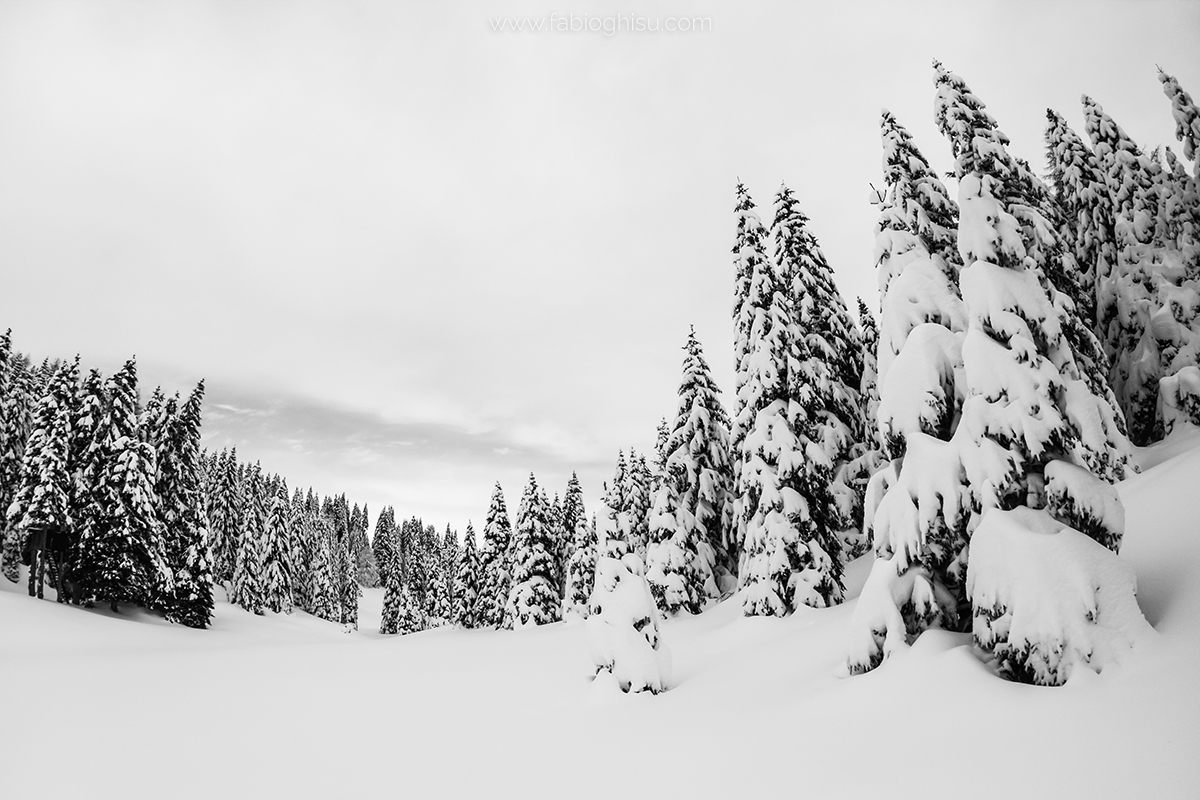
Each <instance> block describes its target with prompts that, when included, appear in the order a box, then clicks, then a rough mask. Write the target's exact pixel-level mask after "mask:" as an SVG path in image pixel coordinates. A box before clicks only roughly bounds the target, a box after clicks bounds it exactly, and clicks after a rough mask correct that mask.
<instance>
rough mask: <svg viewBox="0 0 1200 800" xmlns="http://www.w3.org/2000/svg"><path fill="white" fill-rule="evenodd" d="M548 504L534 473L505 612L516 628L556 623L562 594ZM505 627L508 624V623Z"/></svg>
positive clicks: (520, 512)
mask: <svg viewBox="0 0 1200 800" xmlns="http://www.w3.org/2000/svg"><path fill="white" fill-rule="evenodd" d="M548 505H549V503H548V501H547V500H546V496H545V494H544V493H543V492H542V491H541V490H540V489H539V488H538V485H537V479H535V478H534V476H533V473H530V475H529V483H528V484H526V486H525V492H524V494H522V496H521V505H520V507H519V508H518V509H517V523H516V528H515V530H514V532H513V574H512V588H511V589H510V590H509V594H508V603H507V605H506V606H505V610H504V614H505V617H506V619H507V620H509V621H510V622H511V627H513V628H525V627H529V626H535V625H545V624H546V623H548V622H557V621H558V619H559V612H560V610H561V609H560V607H559V596H558V591H557V589H556V588H555V586H554V574H553V573H554V563H553V561H554V557H553V555H551V548H552V547H553V542H552V541H551V540H550V525H549V520H548V517H549V510H548V508H547V506H548ZM506 627H508V626H507V625H506Z"/></svg>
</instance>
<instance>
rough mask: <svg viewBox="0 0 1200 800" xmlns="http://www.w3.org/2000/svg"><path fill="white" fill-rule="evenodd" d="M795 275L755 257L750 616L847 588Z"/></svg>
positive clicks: (826, 599) (747, 544)
mask: <svg viewBox="0 0 1200 800" xmlns="http://www.w3.org/2000/svg"><path fill="white" fill-rule="evenodd" d="M788 277H790V276H787V275H781V274H779V272H778V270H777V269H776V266H775V265H774V264H773V263H772V262H771V261H768V260H764V261H762V262H761V263H756V266H755V269H754V271H753V274H752V275H751V280H750V288H749V295H748V297H747V300H746V302H745V304H744V306H743V314H744V315H745V316H746V317H747V318H748V319H749V320H750V324H749V328H748V330H749V332H750V334H749V337H748V339H747V345H746V346H747V348H748V349H747V351H746V356H745V359H744V362H743V363H744V365H745V371H744V373H743V374H741V375H739V376H738V381H739V385H738V408H739V414H738V418H737V419H736V420H735V422H734V430H735V431H741V432H742V434H741V437H740V442H741V452H740V453H739V455H738V459H737V460H738V462H739V463H740V465H741V466H740V472H738V473H737V483H736V486H735V498H736V499H735V509H736V512H737V524H738V525H739V526H740V530H742V531H744V534H743V535H742V536H741V537H740V538H741V541H742V550H741V556H740V563H739V569H738V583H739V587H740V588H741V589H742V590H743V594H742V598H743V610H744V611H745V613H746V614H747V615H768V614H769V615H776V616H779V615H783V614H786V613H788V612H790V611H791V610H793V609H794V608H795V607H796V606H797V605H799V604H806V605H812V606H823V605H831V604H833V603H836V602H839V601H840V600H841V596H842V592H843V589H842V583H841V571H842V564H841V543H840V540H839V539H838V537H837V531H838V523H839V522H840V519H839V516H840V515H839V513H838V509H837V506H836V504H835V503H834V500H833V497H832V495H831V494H830V492H829V485H830V482H831V480H832V474H831V472H830V466H831V465H830V463H829V460H828V457H827V456H826V455H825V452H824V450H823V449H822V448H821V446H820V443H819V442H818V441H817V440H816V435H817V430H818V428H817V423H818V420H819V419H820V418H821V414H822V413H823V412H824V409H823V408H822V407H821V395H820V394H819V393H818V392H816V391H815V388H814V387H815V382H816V376H815V375H814V374H813V373H812V371H811V365H812V363H813V361H812V360H811V354H810V352H809V349H808V344H807V342H806V341H805V339H804V337H803V336H801V335H800V334H799V332H798V331H797V330H796V329H795V326H794V320H793V317H792V310H793V307H794V303H793V302H792V298H791V295H790V289H791V287H790V286H789V285H788V281H787V278H788ZM734 438H735V440H737V439H738V438H739V437H738V436H735V437H734Z"/></svg>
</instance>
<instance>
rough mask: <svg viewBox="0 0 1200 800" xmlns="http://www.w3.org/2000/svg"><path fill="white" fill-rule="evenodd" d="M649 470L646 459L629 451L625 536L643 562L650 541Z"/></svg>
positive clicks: (624, 509)
mask: <svg viewBox="0 0 1200 800" xmlns="http://www.w3.org/2000/svg"><path fill="white" fill-rule="evenodd" d="M651 482H652V481H651V476H650V468H649V467H648V466H647V465H646V457H645V456H644V455H642V454H641V453H637V452H635V451H633V450H632V449H631V450H630V451H629V471H628V472H627V473H626V484H625V487H626V489H625V507H624V508H623V511H625V513H626V515H627V517H628V520H629V523H628V524H629V530H628V533H627V536H628V538H629V544H630V546H631V547H632V548H633V551H634V553H635V554H636V555H637V557H638V558H640V559H642V560H643V561H645V559H646V545H647V544H648V543H649V541H650V501H651V497H650V484H651Z"/></svg>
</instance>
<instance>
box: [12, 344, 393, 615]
mask: <svg viewBox="0 0 1200 800" xmlns="http://www.w3.org/2000/svg"><path fill="white" fill-rule="evenodd" d="M203 398H204V384H203V382H201V383H200V384H199V385H197V386H196V388H195V390H194V391H192V392H191V394H189V395H188V397H187V398H181V397H179V396H178V395H175V396H171V397H167V396H166V395H165V394H164V393H163V392H162V391H161V389H155V390H154V391H153V392H152V393H151V395H150V397H149V399H148V400H146V401H145V402H144V403H143V402H142V401H141V399H140V396H139V392H138V382H137V367H136V364H135V362H134V361H133V360H132V359H131V360H130V361H128V362H127V363H126V364H125V365H124V367H122V368H121V369H120V370H119V371H118V372H117V373H116V374H114V375H112V376H110V377H108V378H105V377H104V376H103V375H101V373H100V372H99V371H98V370H91V371H90V372H89V373H88V374H87V375H86V376H83V377H81V375H80V366H79V359H78V358H75V359H74V360H73V361H59V362H50V361H45V362H43V363H42V364H41V365H40V366H36V367H35V366H33V365H31V363H30V360H29V358H28V357H27V356H25V355H23V354H21V353H19V352H17V351H15V350H14V349H13V347H12V340H11V332H5V334H4V335H3V336H2V337H0V508H3V509H4V510H5V512H6V513H5V517H4V529H3V546H2V547H0V569H2V571H3V573H4V576H5V577H6V578H8V579H9V580H10V581H17V580H19V578H20V568H21V566H22V565H27V566H28V567H29V593H30V595H36V596H38V597H42V596H43V592H44V585H45V584H46V583H47V582H49V583H50V584H51V585H52V586H54V587H55V589H56V590H57V599H58V601H59V602H71V603H74V604H77V605H85V606H92V605H94V604H96V603H107V604H109V605H110V606H111V607H112V608H113V610H117V609H118V608H119V606H120V604H123V603H124V604H133V605H137V606H140V607H143V608H146V609H149V610H152V611H155V612H158V613H161V614H163V615H164V616H165V617H166V618H167V619H170V620H172V621H175V622H180V623H183V624H185V625H189V626H192V627H197V628H204V627H207V626H208V624H209V622H210V621H211V618H212V612H213V589H214V586H215V585H223V586H224V587H225V591H226V594H227V595H228V597H229V600H230V602H232V603H234V604H236V605H238V606H241V607H242V608H245V609H247V610H249V611H253V612H254V613H256V614H262V613H263V612H264V611H267V610H270V611H274V612H284V613H287V612H290V611H291V610H292V609H293V608H300V609H303V610H305V611H308V612H309V613H312V614H314V615H316V616H318V617H321V618H323V619H328V620H331V621H334V622H340V623H343V624H348V625H357V618H358V598H359V596H360V595H361V589H360V587H362V586H379V585H380V577H379V573H378V571H377V569H376V565H375V564H376V558H375V553H374V551H373V550H372V547H371V545H370V544H369V542H368V539H367V519H368V512H367V509H366V507H365V506H364V507H363V508H362V509H360V508H359V507H358V505H357V504H355V505H353V506H352V507H351V506H350V505H349V504H348V503H347V500H346V497H345V495H340V496H337V497H328V498H325V499H324V500H322V499H320V498H318V497H317V496H316V495H314V493H313V490H312V489H311V488H310V489H309V490H308V492H307V493H302V492H301V491H300V490H297V491H296V492H295V494H289V492H288V487H287V482H286V481H285V480H284V479H283V478H282V477H281V476H279V475H270V474H266V473H264V471H263V469H262V467H261V465H259V464H254V465H248V464H244V463H239V462H238V459H237V454H236V451H222V452H220V453H207V452H202V451H201V450H200V425H201V404H202V401H203Z"/></svg>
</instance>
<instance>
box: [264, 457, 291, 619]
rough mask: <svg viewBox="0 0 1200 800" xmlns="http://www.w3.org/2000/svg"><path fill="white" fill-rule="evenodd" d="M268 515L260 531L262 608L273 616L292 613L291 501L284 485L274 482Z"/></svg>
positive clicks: (271, 488)
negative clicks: (261, 534)
mask: <svg viewBox="0 0 1200 800" xmlns="http://www.w3.org/2000/svg"><path fill="white" fill-rule="evenodd" d="M267 502H268V503H269V504H270V505H269V508H270V510H269V512H268V515H267V524H266V527H265V529H264V531H263V545H264V546H263V564H262V567H263V581H262V586H263V605H264V607H265V608H267V609H269V610H270V611H273V612H275V613H276V614H279V613H284V614H290V613H292V561H291V540H292V526H293V525H294V524H295V523H294V521H293V518H292V500H291V495H290V494H289V493H288V488H287V481H285V480H283V479H282V478H278V479H277V480H276V481H275V482H274V485H273V486H272V487H270V491H269V497H268V498H267Z"/></svg>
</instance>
